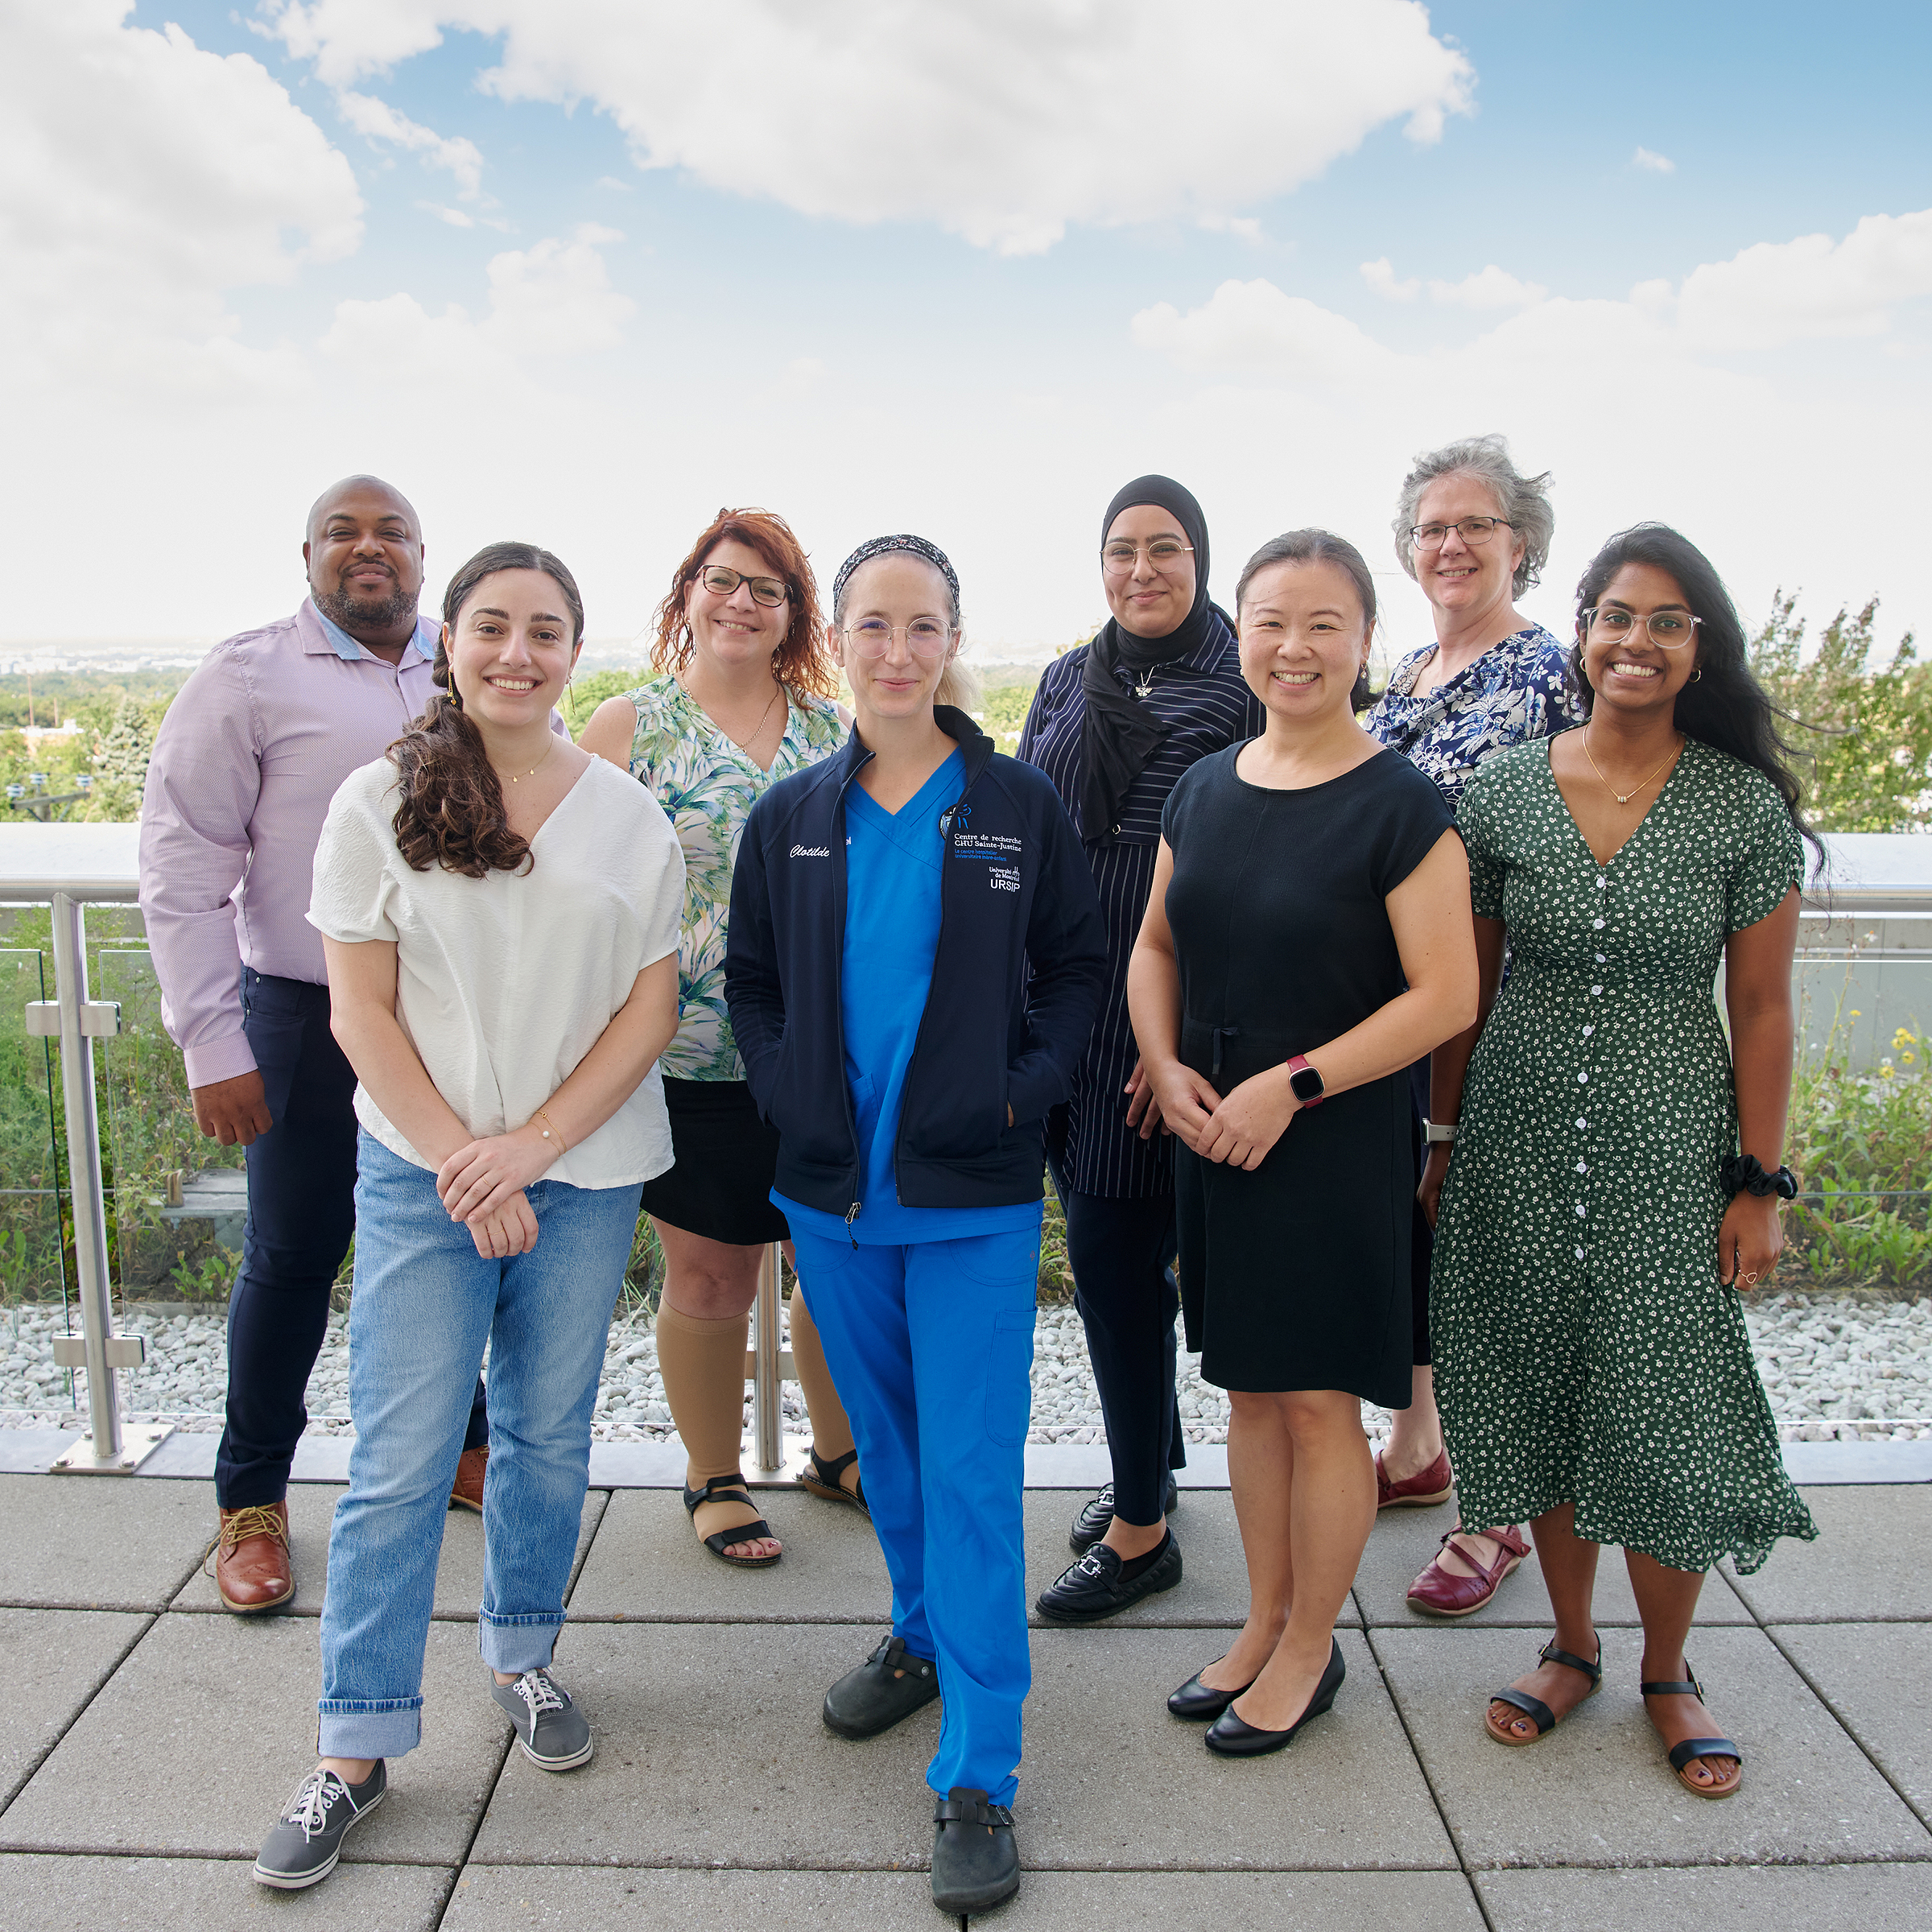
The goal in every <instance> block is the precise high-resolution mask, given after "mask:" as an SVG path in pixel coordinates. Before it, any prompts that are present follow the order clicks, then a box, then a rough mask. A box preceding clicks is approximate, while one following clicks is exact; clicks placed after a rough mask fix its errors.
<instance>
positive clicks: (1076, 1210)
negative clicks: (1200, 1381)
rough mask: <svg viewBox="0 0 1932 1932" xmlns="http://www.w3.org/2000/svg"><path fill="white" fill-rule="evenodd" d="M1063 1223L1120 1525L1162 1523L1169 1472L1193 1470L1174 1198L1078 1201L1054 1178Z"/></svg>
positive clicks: (1099, 1197) (1094, 1197)
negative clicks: (1178, 1375) (1181, 1362)
mask: <svg viewBox="0 0 1932 1932" xmlns="http://www.w3.org/2000/svg"><path fill="white" fill-rule="evenodd" d="M1053 1183H1054V1187H1055V1191H1057V1192H1058V1194H1059V1197H1060V1210H1061V1212H1062V1213H1063V1214H1064V1215H1065V1216H1066V1217H1067V1261H1068V1263H1069V1264H1070V1265H1071V1267H1072V1269H1073V1282H1074V1301H1075V1305H1076V1306H1077V1307H1078V1308H1079V1309H1080V1320H1081V1322H1082V1323H1083V1324H1084V1327H1085V1328H1086V1330H1087V1353H1088V1357H1089V1358H1090V1359H1091V1360H1092V1363H1093V1379H1094V1383H1095V1385H1096V1387H1097V1388H1098V1389H1099V1390H1100V1414H1101V1416H1102V1418H1104V1421H1105V1422H1106V1424H1107V1449H1108V1455H1110V1456H1111V1457H1112V1458H1113V1507H1114V1509H1115V1512H1116V1513H1117V1514H1118V1515H1119V1517H1120V1518H1121V1521H1123V1522H1127V1523H1136V1524H1138V1525H1141V1526H1142V1527H1143V1528H1145V1527H1146V1526H1147V1525H1150V1524H1153V1523H1158V1522H1159V1521H1161V1520H1162V1517H1163V1515H1164V1514H1165V1511H1164V1510H1163V1509H1162V1503H1163V1501H1164V1500H1165V1498H1166V1491H1167V1472H1169V1471H1170V1469H1182V1468H1186V1467H1187V1437H1186V1435H1184V1434H1183V1431H1182V1428H1181V1405H1180V1397H1179V1394H1178V1393H1176V1391H1175V1387H1174V1373H1175V1369H1176V1366H1177V1360H1178V1356H1179V1344H1178V1342H1177V1340H1176V1339H1175V1335H1174V1323H1175V1321H1176V1319H1178V1317H1179V1314H1180V1311H1181V1297H1180V1290H1179V1288H1177V1287H1176V1286H1175V1284H1174V1253H1175V1247H1176V1242H1175V1236H1174V1196H1173V1195H1170V1194H1159V1195H1150V1196H1148V1197H1147V1198H1146V1199H1144V1200H1114V1199H1111V1198H1109V1197H1107V1196H1104V1195H1097V1194H1076V1193H1075V1192H1074V1191H1073V1190H1072V1189H1071V1188H1070V1187H1067V1185H1066V1183H1065V1182H1064V1180H1063V1178H1062V1176H1061V1174H1060V1170H1059V1168H1058V1167H1057V1166H1055V1168H1054V1170H1053Z"/></svg>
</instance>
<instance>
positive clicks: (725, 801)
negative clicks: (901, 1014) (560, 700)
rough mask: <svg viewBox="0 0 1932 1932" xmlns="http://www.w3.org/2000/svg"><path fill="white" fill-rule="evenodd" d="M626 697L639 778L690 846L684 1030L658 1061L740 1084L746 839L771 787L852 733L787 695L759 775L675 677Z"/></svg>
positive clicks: (681, 952) (823, 704) (823, 709)
mask: <svg viewBox="0 0 1932 1932" xmlns="http://www.w3.org/2000/svg"><path fill="white" fill-rule="evenodd" d="M625 696H627V697H628V698H629V699H630V701H631V703H632V704H634V705H635V706H636V707H637V712H638V726H637V730H636V732H635V733H634V734H633V736H632V738H631V741H630V772H631V776H632V777H633V778H635V779H637V781H638V783H639V784H641V785H643V786H647V787H648V788H649V790H650V792H651V794H652V795H653V796H654V797H655V798H656V799H657V801H658V804H660V805H661V806H663V808H664V811H665V814H666V815H667V817H668V818H669V819H670V820H671V828H672V829H673V830H674V831H675V832H676V833H677V835H678V843H679V845H681V846H682V847H683V849H684V915H683V919H682V920H681V921H680V923H679V929H678V1011H679V1020H678V1030H677V1034H676V1036H675V1038H673V1039H672V1041H671V1044H670V1045H669V1046H668V1047H666V1048H665V1049H664V1051H663V1056H662V1057H661V1059H659V1061H658V1065H659V1067H661V1068H662V1069H663V1071H664V1073H665V1074H666V1075H667V1076H668V1077H669V1078H671V1079H672V1080H743V1079H744V1077H745V1063H744V1062H743V1061H742V1060H741V1059H739V1058H738V1049H737V1042H735V1041H734V1040H733V1038H732V1034H731V1016H730V1015H729V1013H727V1012H726V1011H725V919H726V916H727V914H729V912H730V910H731V873H732V868H733V865H736V863H737V857H738V840H740V839H741V837H742V836H744V832H745V820H746V819H748V818H749V816H750V815H751V808H752V807H753V805H755V804H757V803H758V800H759V799H760V798H761V797H762V796H763V795H764V793H765V791H766V788H767V787H768V786H773V785H775V784H777V782H778V780H779V779H780V778H790V777H791V774H792V773H794V772H795V771H803V770H804V769H805V768H806V766H808V765H815V764H817V763H818V762H819V760H820V759H821V758H826V757H828V756H829V755H830V754H831V753H832V752H834V751H836V749H838V747H839V746H840V745H841V744H842V743H843V742H844V737H845V728H844V725H841V724H840V722H839V715H838V713H837V712H836V711H835V710H834V709H833V708H832V706H831V704H828V702H827V701H826V700H824V698H817V697H811V696H804V695H801V694H799V693H798V692H790V693H788V694H787V696H788V699H789V708H788V711H787V715H786V720H785V735H784V737H782V739H780V741H779V742H778V756H777V757H776V758H774V759H773V760H772V762H771V769H770V771H761V770H759V769H758V766H756V765H755V764H754V763H753V762H752V761H751V760H750V759H749V758H747V757H746V756H745V753H743V752H742V751H741V750H740V749H738V747H737V745H735V744H733V742H732V741H731V740H730V739H729V738H728V737H725V734H724V733H723V732H721V731H720V730H719V729H718V728H717V726H716V725H714V724H713V723H712V720H711V718H710V716H709V714H708V712H706V711H705V710H704V707H703V706H702V705H700V704H696V702H694V701H693V700H692V699H691V698H690V697H689V696H687V694H686V692H685V691H684V688H683V686H682V685H680V684H679V683H678V681H677V679H675V678H674V677H671V675H668V674H666V675H663V676H660V677H655V678H653V679H650V682H649V683H646V684H642V685H640V686H639V687H638V689H637V690H635V691H627V692H626V693H625Z"/></svg>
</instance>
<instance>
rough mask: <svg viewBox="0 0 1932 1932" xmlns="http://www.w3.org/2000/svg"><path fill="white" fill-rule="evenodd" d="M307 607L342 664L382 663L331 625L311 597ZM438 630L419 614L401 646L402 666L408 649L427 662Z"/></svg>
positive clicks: (347, 635) (429, 618)
mask: <svg viewBox="0 0 1932 1932" xmlns="http://www.w3.org/2000/svg"><path fill="white" fill-rule="evenodd" d="M309 605H310V608H311V609H313V610H314V612H315V613H316V622H317V623H318V624H320V625H321V626H322V634H323V636H324V637H325V638H328V644H329V648H330V649H331V650H332V651H334V652H335V654H336V656H337V657H339V658H341V659H342V661H343V662H344V663H345V664H353V663H357V662H358V661H359V660H361V659H362V658H368V659H369V662H370V663H372V664H375V663H381V662H382V659H380V658H377V657H375V656H374V655H372V654H371V653H369V652H368V651H366V650H364V649H363V648H362V646H361V645H360V644H358V643H357V642H356V640H355V639H354V638H352V637H351V636H350V635H349V633H348V632H347V631H345V630H344V629H343V628H342V626H341V625H340V624H336V623H332V622H331V621H330V620H329V617H328V613H327V612H326V611H324V609H322V607H321V605H319V604H317V603H316V601H315V600H314V599H313V598H311V599H310V600H309ZM442 628H443V627H442V625H440V624H439V623H437V622H436V620H435V619H434V618H431V617H423V616H421V615H419V616H418V617H417V618H416V634H415V637H414V638H412V639H411V641H410V642H409V643H407V644H406V645H405V646H403V661H404V663H407V661H408V658H409V653H410V652H411V650H414V651H415V653H416V654H417V655H418V656H419V658H422V659H423V662H424V663H429V662H430V661H431V659H432V658H434V657H435V656H436V638H437V637H438V635H439V634H440V632H441V630H442Z"/></svg>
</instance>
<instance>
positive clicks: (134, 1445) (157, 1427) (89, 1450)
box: [49, 1422, 174, 1476]
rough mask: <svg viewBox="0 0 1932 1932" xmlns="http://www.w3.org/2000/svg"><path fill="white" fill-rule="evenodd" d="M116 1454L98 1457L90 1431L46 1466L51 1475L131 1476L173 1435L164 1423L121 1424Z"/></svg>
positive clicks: (169, 1427)
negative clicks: (119, 1444)
mask: <svg viewBox="0 0 1932 1932" xmlns="http://www.w3.org/2000/svg"><path fill="white" fill-rule="evenodd" d="M119 1433H120V1437H121V1447H120V1450H119V1451H118V1453H117V1454H114V1455H109V1456H107V1457H105V1459H100V1458H97V1457H96V1455H95V1454H94V1438H93V1432H92V1431H91V1430H90V1431H89V1433H88V1434H87V1435H84V1436H82V1437H81V1438H80V1439H79V1440H78V1441H76V1443H75V1444H74V1446H73V1447H72V1448H71V1449H69V1450H68V1451H67V1453H66V1454H65V1455H63V1456H61V1457H60V1458H59V1459H57V1460H56V1461H55V1462H54V1463H51V1464H50V1465H49V1473H50V1474H52V1475H54V1476H132V1475H133V1474H134V1472H135V1471H136V1470H137V1469H138V1468H140V1467H141V1465H142V1463H144V1462H146V1461H147V1459H148V1458H149V1457H150V1456H151V1455H153V1454H154V1452H155V1451H156V1450H157V1449H159V1447H161V1445H162V1444H163V1443H164V1442H166V1441H167V1439H168V1438H169V1437H170V1436H171V1435H173V1434H174V1430H173V1429H172V1428H171V1426H169V1425H168V1424H167V1423H166V1422H124V1423H122V1426H121V1429H120V1431H119Z"/></svg>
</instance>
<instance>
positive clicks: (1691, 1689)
mask: <svg viewBox="0 0 1932 1932" xmlns="http://www.w3.org/2000/svg"><path fill="white" fill-rule="evenodd" d="M1637 1689H1638V1691H1641V1693H1642V1694H1643V1695H1644V1696H1645V1697H1694V1698H1695V1699H1697V1701H1698V1702H1699V1703H1700V1704H1701V1703H1703V1701H1704V1687H1703V1685H1702V1684H1700V1683H1699V1682H1698V1681H1697V1673H1696V1672H1695V1670H1692V1669H1691V1660H1690V1658H1689V1657H1686V1658H1685V1659H1684V1674H1683V1676H1682V1678H1679V1679H1676V1680H1671V1681H1666V1679H1664V1678H1657V1680H1656V1681H1655V1682H1652V1683H1640V1684H1639V1685H1638V1686H1637ZM1700 1757H1729V1758H1735V1759H1736V1761H1737V1772H1736V1776H1735V1777H1732V1780H1731V1781H1730V1783H1729V1784H1728V1785H1726V1784H1719V1785H1698V1784H1693V1783H1692V1782H1691V1780H1690V1778H1689V1777H1686V1775H1685V1773H1686V1772H1687V1771H1688V1770H1689V1769H1690V1767H1691V1765H1692V1764H1693V1763H1694V1762H1695V1761H1696V1760H1697V1759H1699V1758H1700ZM1670 1769H1672V1770H1673V1771H1674V1772H1675V1773H1677V1781H1678V1783H1679V1784H1680V1785H1682V1786H1683V1788H1684V1789H1685V1790H1686V1791H1691V1792H1695V1794H1697V1796H1698V1797H1699V1798H1729V1797H1731V1796H1732V1795H1733V1794H1735V1793H1736V1790H1738V1788H1739V1787H1740V1785H1742V1784H1743V1783H1744V1752H1741V1751H1740V1750H1739V1749H1738V1748H1737V1746H1736V1744H1733V1743H1732V1741H1731V1740H1730V1739H1729V1738H1728V1737H1686V1739H1685V1740H1683V1741H1682V1743H1681V1744H1673V1745H1672V1746H1671V1747H1670Z"/></svg>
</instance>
